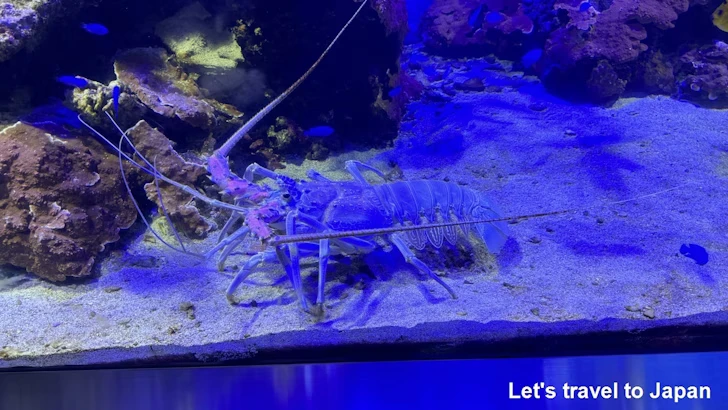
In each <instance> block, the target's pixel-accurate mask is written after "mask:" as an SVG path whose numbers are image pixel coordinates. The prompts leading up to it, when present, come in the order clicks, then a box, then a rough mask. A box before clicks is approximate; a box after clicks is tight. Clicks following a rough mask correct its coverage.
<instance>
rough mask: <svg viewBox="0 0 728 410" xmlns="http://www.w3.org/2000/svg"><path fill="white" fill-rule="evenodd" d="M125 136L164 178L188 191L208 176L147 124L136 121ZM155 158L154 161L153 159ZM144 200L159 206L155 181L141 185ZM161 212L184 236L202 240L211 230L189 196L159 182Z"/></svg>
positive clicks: (203, 168) (200, 167) (201, 168)
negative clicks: (163, 209)
mask: <svg viewBox="0 0 728 410" xmlns="http://www.w3.org/2000/svg"><path fill="white" fill-rule="evenodd" d="M127 135H128V136H129V138H130V139H131V140H132V142H133V143H134V146H135V147H136V149H137V150H139V152H140V153H141V154H142V155H144V157H145V158H147V160H148V161H149V162H153V161H154V162H153V163H154V164H155V165H156V167H157V169H158V170H159V171H160V172H161V173H162V174H163V175H164V176H166V177H168V178H171V179H172V180H174V181H177V182H180V183H182V184H185V185H187V186H190V187H194V186H195V183H196V182H197V180H198V179H199V178H200V177H201V176H203V175H206V174H207V170H205V167H203V166H202V165H198V164H195V163H192V162H188V161H185V160H184V159H183V158H182V157H181V156H180V155H179V154H178V153H177V151H175V150H174V148H173V147H172V141H170V140H169V139H168V138H167V137H165V136H164V134H162V133H161V132H159V131H157V130H156V129H154V128H152V127H151V126H150V125H149V124H148V123H147V122H146V121H143V120H142V121H139V122H138V123H137V124H136V125H135V126H134V127H132V128H130V129H129V131H128V132H127ZM155 158H156V159H155ZM144 189H145V190H146V192H147V198H149V200H151V201H153V202H154V203H155V204H157V206H160V203H159V195H158V194H157V187H156V184H155V183H154V181H152V182H149V183H147V184H146V185H144ZM159 191H160V192H161V193H162V198H163V201H164V208H165V209H166V210H167V212H169V215H170V218H171V219H172V222H173V223H174V224H175V226H176V227H177V228H178V229H181V230H182V231H183V232H184V233H185V234H186V235H188V236H190V237H194V238H202V237H205V236H206V235H207V232H208V231H209V230H210V228H211V227H210V224H208V223H207V221H206V220H205V219H204V218H203V217H202V216H201V215H200V211H199V210H198V209H197V208H196V207H195V206H194V205H193V204H191V203H190V201H191V200H192V196H191V195H189V194H186V193H184V192H183V191H182V190H181V189H179V188H177V187H175V186H172V185H170V184H167V183H166V182H162V181H159Z"/></svg>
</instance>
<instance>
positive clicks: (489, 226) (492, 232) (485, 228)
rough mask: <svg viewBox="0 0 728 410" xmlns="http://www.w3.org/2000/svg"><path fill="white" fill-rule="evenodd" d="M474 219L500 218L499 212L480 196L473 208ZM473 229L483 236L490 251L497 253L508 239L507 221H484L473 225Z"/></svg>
mask: <svg viewBox="0 0 728 410" xmlns="http://www.w3.org/2000/svg"><path fill="white" fill-rule="evenodd" d="M473 218H474V219H500V218H501V214H500V212H499V211H498V209H497V208H496V207H495V205H493V204H492V203H491V202H490V201H489V200H487V199H485V198H483V197H481V198H480V204H479V206H476V207H475V209H473ZM475 229H476V230H477V232H478V235H480V237H481V238H483V242H485V245H486V246H487V247H488V251H489V252H490V253H498V252H500V250H501V249H502V248H503V245H505V243H506V241H507V240H508V223H507V222H506V221H496V222H485V223H480V224H477V225H475Z"/></svg>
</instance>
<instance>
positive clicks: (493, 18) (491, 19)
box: [485, 11, 506, 25]
mask: <svg viewBox="0 0 728 410" xmlns="http://www.w3.org/2000/svg"><path fill="white" fill-rule="evenodd" d="M505 19H506V16H504V15H503V14H501V13H499V12H497V11H491V12H489V13H488V14H486V15H485V21H486V22H487V23H488V24H493V25H495V24H499V23H502V22H503V21H505Z"/></svg>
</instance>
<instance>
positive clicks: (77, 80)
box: [56, 75, 88, 88]
mask: <svg viewBox="0 0 728 410" xmlns="http://www.w3.org/2000/svg"><path fill="white" fill-rule="evenodd" d="M56 80H57V81H58V82H59V83H63V84H65V85H68V86H71V87H78V88H84V87H86V86H87V85H88V81H86V79H84V78H81V77H76V76H75V75H62V76H60V77H56Z"/></svg>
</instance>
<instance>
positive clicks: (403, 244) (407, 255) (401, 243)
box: [391, 234, 458, 299]
mask: <svg viewBox="0 0 728 410" xmlns="http://www.w3.org/2000/svg"><path fill="white" fill-rule="evenodd" d="M391 240H392V243H394V246H396V247H397V249H399V251H400V252H401V253H402V256H404V259H405V260H406V261H407V263H410V264H412V265H414V266H415V267H416V268H417V269H419V271H420V272H422V273H426V274H428V275H430V277H431V278H432V279H435V281H437V283H439V284H440V285H442V287H443V288H445V290H447V291H448V292H449V293H450V296H452V298H453V299H457V298H458V297H457V295H456V294H455V292H454V291H453V290H452V288H451V287H450V286H448V284H447V283H445V282H444V281H443V280H442V279H441V278H440V277H439V276H437V275H436V274H435V272H433V271H432V269H430V268H428V267H427V265H425V263H424V262H422V261H421V260H419V259H418V258H417V256H415V254H414V253H413V252H412V250H411V249H410V248H409V246H408V245H407V241H406V240H405V239H404V237H403V236H401V235H399V234H393V235H392V236H391Z"/></svg>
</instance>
